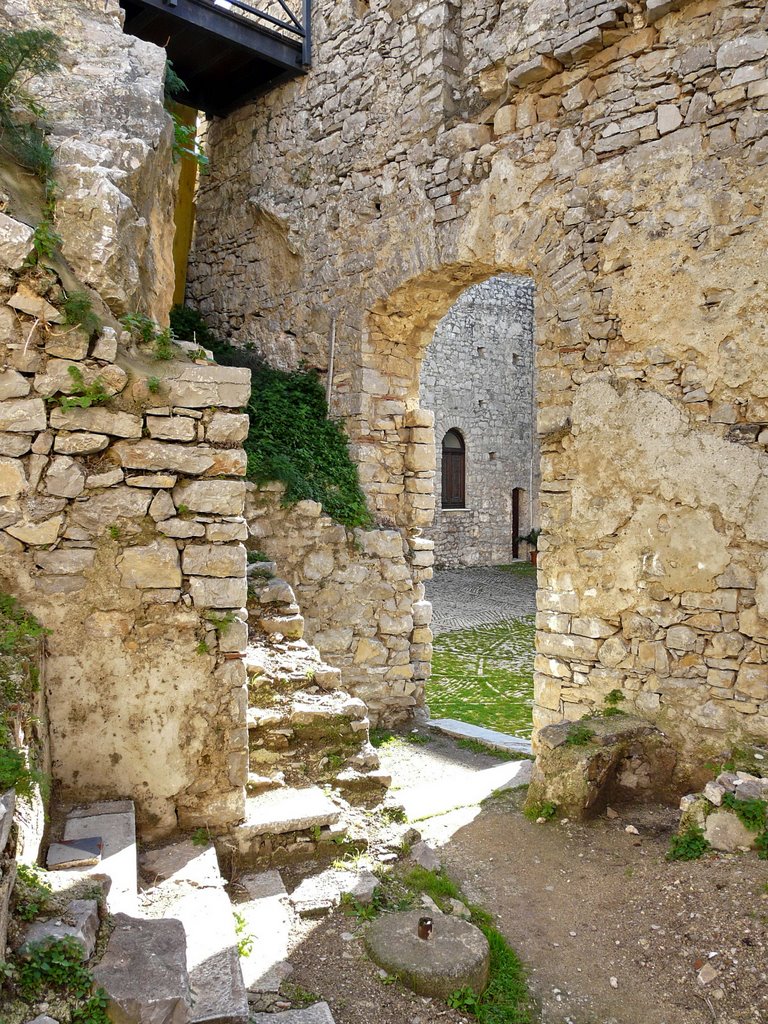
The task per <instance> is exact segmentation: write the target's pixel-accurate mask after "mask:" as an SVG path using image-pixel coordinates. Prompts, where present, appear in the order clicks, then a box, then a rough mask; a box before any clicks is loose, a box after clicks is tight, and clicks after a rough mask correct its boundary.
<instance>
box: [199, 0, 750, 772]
mask: <svg viewBox="0 0 768 1024" xmlns="http://www.w3.org/2000/svg"><path fill="white" fill-rule="evenodd" d="M673 7H674V4H672V3H670V2H668V0H647V2H646V3H632V4H629V5H627V4H625V3H623V0H622V2H619V3H615V4H611V3H609V4H594V3H588V2H581V0H580V2H578V3H571V4H568V5H566V4H565V3H562V4H560V3H554V2H550V3H546V4H544V3H541V4H534V5H530V6H529V7H528V8H526V10H525V11H520V10H519V9H518V8H517V7H515V8H510V9H509V10H508V11H506V12H504V13H503V15H502V16H501V19H499V17H498V10H497V8H496V5H494V4H487V3H485V0H479V2H478V3H476V4H463V5H462V6H461V8H454V7H452V6H450V5H444V4H440V5H427V4H425V3H397V4H395V3H392V2H386V3H385V2H379V3H374V4H372V6H371V9H370V11H368V12H367V13H364V14H362V15H360V14H359V13H357V10H358V9H356V8H354V6H353V5H352V4H321V5H320V11H319V16H318V18H317V20H316V30H317V40H316V41H317V46H316V51H315V52H316V64H315V70H314V71H313V72H312V74H311V75H310V76H308V77H307V78H306V79H304V80H301V81H298V82H295V83H292V84H290V85H287V86H285V87H284V88H282V89H280V90H278V91H277V92H275V93H273V94H271V95H269V96H267V97H265V98H263V99H262V100H260V101H259V102H257V103H255V104H253V105H252V106H251V107H249V108H247V109H245V110H243V111H242V112H240V113H238V114H236V115H233V116H232V117H230V118H228V119H227V120H226V121H223V122H216V123H214V125H213V126H212V128H211V131H210V142H211V155H212V159H213V172H212V175H211V177H210V179H209V180H208V182H207V183H206V186H205V188H204V189H203V191H202V193H201V196H200V211H201V217H200V223H199V230H198V243H197V244H198V249H197V256H196V264H195V268H194V271H193V276H192V284H191V296H192V298H193V299H194V300H195V301H196V302H198V303H199V304H200V306H201V308H203V309H204V311H205V312H206V313H208V312H212V313H214V317H215V319H216V320H217V326H218V327H219V328H220V329H226V328H228V327H229V328H231V330H232V333H233V334H234V336H235V337H237V338H240V339H242V340H244V339H246V338H253V339H255V340H256V341H257V343H258V344H260V345H261V346H262V348H263V349H264V351H266V352H267V353H278V354H279V355H280V357H281V358H282V359H283V361H285V362H290V361H293V360H295V359H296V358H298V357H299V356H300V355H305V356H306V357H307V358H308V359H309V360H310V361H312V362H315V363H316V364H318V365H323V362H324V360H325V353H326V333H327V327H328V320H329V317H330V316H331V315H332V314H333V313H336V314H338V315H339V316H340V317H341V316H342V314H343V319H342V320H341V328H340V330H339V338H338V347H337V361H336V373H335V375H334V396H335V398H334V402H335V406H334V407H335V409H336V411H338V412H340V413H342V414H343V415H344V416H345V417H346V420H347V424H348V426H349V429H350V431H351V433H352V436H353V440H354V451H355V454H356V457H357V459H358V461H359V463H360V467H361V478H362V480H363V482H364V486H365V487H366V489H367V493H368V495H369V497H370V501H371V505H372V508H373V509H374V510H375V512H376V515H377V516H378V517H379V520H380V521H381V522H382V523H384V524H392V525H397V526H399V527H401V528H402V529H403V530H404V531H405V533H406V536H407V537H411V536H415V534H414V532H413V531H415V530H419V529H422V528H424V527H427V526H428V525H429V523H430V521H431V518H432V512H433V500H434V499H433V493H432V486H433V484H432V478H431V476H430V474H431V472H432V467H433V465H434V458H435V455H434V447H433V445H434V437H433V432H432V429H431V422H430V418H429V417H428V416H426V415H425V414H424V413H423V412H422V411H420V410H419V409H418V403H419V399H418V380H419V370H420V365H421V360H422V358H423V353H424V349H425V348H426V346H427V344H428V342H429V340H430V338H431V336H432V333H433V331H434V327H435V325H436V323H437V322H438V320H439V319H440V317H441V316H443V315H444V314H445V312H446V311H447V310H448V308H449V307H450V305H451V303H452V302H453V301H454V300H455V298H456V297H457V296H458V294H459V293H460V292H461V291H462V289H463V288H465V287H466V286H468V285H470V284H474V283H477V282H479V281H481V280H483V279H485V278H487V277H489V276H491V275H492V274H495V273H499V272H513V273H525V274H530V275H531V276H532V277H533V278H534V281H535V284H536V342H537V385H538V387H537V391H538V430H539V436H540V442H541V449H542V492H541V516H542V526H543V529H544V535H543V537H542V540H541V542H540V563H539V564H540V574H539V582H540V591H539V607H540V615H539V620H538V630H539V632H538V649H539V654H538V656H537V660H536V672H537V675H536V695H537V702H536V709H535V717H536V723H537V724H538V725H542V724H546V723H548V722H551V721H555V720H558V719H560V718H562V717H563V716H565V717H571V718H572V717H578V716H579V715H581V714H582V713H583V712H584V711H585V710H587V709H589V708H591V707H593V706H594V705H595V704H600V702H601V700H602V697H603V695H604V694H605V693H606V692H608V691H609V690H611V689H613V688H615V687H620V688H621V689H622V690H623V691H624V692H625V694H626V696H627V699H628V704H629V706H630V707H631V708H633V709H636V710H638V711H640V712H641V713H642V714H644V715H646V716H647V717H649V718H651V719H653V720H654V721H657V722H659V723H660V724H662V725H663V726H664V727H665V728H667V729H668V730H669V731H670V733H671V734H672V735H673V737H674V738H675V740H676V742H678V743H679V744H680V745H681V746H683V747H685V748H686V749H687V751H688V753H689V754H690V756H691V758H693V759H695V760H699V761H700V760H702V759H704V758H705V757H706V756H708V749H707V748H720V747H722V746H723V745H724V744H726V743H727V742H731V741H737V742H747V741H749V740H750V739H754V738H758V737H759V738H762V739H764V738H765V735H766V732H768V603H767V602H766V596H765V595H766V582H765V579H766V577H765V572H766V568H767V566H768V550H767V549H766V542H767V541H768V537H767V536H766V530H765V526H764V523H765V520H766V511H767V509H766V504H767V499H766V486H765V483H764V481H765V478H766V469H768V455H766V451H765V442H766V440H768V429H766V428H767V427H768V405H767V404H766V403H767V402H768V384H767V383H766V376H765V373H766V371H765V360H764V358H763V352H764V330H765V308H766V299H767V296H766V291H767V290H768V283H767V282H766V277H765V274H764V272H763V267H764V253H765V250H766V243H767V242H768V224H767V223H766V217H765V212H764V211H765V201H766V190H767V189H766V187H767V185H768V170H766V165H767V164H768V138H767V135H768V82H767V81H766V58H767V56H768V14H766V11H765V8H764V5H763V4H762V3H758V2H755V0H732V2H730V0H704V2H699V3H690V4H687V5H684V6H682V7H681V9H680V10H679V11H675V10H673ZM457 40H459V41H460V45H459V46H458V47H457V45H456V41H457ZM265 225H266V226H267V228H268V230H266V231H262V228H263V227H264V226H265ZM233 245H234V251H230V249H231V247H232V246H233ZM620 556H621V557H620ZM416 696H417V699H419V692H418V691H417V694H416Z"/></svg>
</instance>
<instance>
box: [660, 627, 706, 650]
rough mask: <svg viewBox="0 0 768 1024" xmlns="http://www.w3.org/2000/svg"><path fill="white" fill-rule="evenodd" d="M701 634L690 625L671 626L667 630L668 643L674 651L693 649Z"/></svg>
mask: <svg viewBox="0 0 768 1024" xmlns="http://www.w3.org/2000/svg"><path fill="white" fill-rule="evenodd" d="M698 639H699V634H698V633H697V632H696V631H695V630H694V629H689V627H688V626H670V628H669V629H668V630H667V644H668V645H669V646H670V647H671V648H672V650H674V651H693V650H695V648H696V643H697V641H698Z"/></svg>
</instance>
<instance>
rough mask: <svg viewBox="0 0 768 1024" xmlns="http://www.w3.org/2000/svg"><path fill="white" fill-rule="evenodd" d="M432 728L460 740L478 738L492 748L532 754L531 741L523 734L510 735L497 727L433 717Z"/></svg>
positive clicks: (430, 722) (479, 741) (484, 744)
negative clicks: (486, 727) (484, 726)
mask: <svg viewBox="0 0 768 1024" xmlns="http://www.w3.org/2000/svg"><path fill="white" fill-rule="evenodd" d="M429 727H430V729H437V731H438V732H442V733H445V735H446V736H453V737H455V738H456V739H460V740H477V742H478V743H482V744H483V746H486V747H490V748H491V749H492V750H506V751H508V752H509V753H514V754H530V753H531V741H530V740H527V739H524V738H523V737H521V736H510V735H509V734H508V733H506V732H498V731H497V730H496V729H485V728H483V727H482V726H480V725H471V724H470V723H469V722H459V721H458V720H457V719H455V718H433V719H431V720H430V721H429Z"/></svg>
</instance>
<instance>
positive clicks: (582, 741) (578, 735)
mask: <svg viewBox="0 0 768 1024" xmlns="http://www.w3.org/2000/svg"><path fill="white" fill-rule="evenodd" d="M594 735H595V730H594V729H590V728H589V726H588V725H584V724H583V723H582V722H574V724H573V725H572V726H571V728H570V729H569V730H568V735H567V736H566V738H565V745H566V746H567V747H583V746H586V744H587V743H589V741H590V740H591V739H592V737H593V736H594Z"/></svg>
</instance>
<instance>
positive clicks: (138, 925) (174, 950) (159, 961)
mask: <svg viewBox="0 0 768 1024" xmlns="http://www.w3.org/2000/svg"><path fill="white" fill-rule="evenodd" d="M185 943H186V939H185V935H184V928H183V927H182V924H181V922H180V921H148V920H145V919H138V918H134V917H129V916H128V915H127V914H116V915H115V919H114V930H113V932H112V934H111V935H110V937H109V942H108V943H107V948H106V950H105V952H104V956H103V957H102V958H101V960H100V961H99V963H98V964H97V965H96V967H95V968H94V971H93V979H94V982H95V984H96V985H97V986H98V987H99V988H103V989H104V991H105V992H106V993H107V996H108V998H109V1003H108V1006H107V1013H108V1014H109V1018H110V1020H113V1021H125V1022H128V1021H141V1022H147V1024H149V1022H155V1024H166V1022H167V1024H172V1022H173V1024H186V1022H187V1021H188V1020H189V1019H190V1016H189V1014H190V1010H189V1008H190V1005H191V1003H192V994H191V991H190V985H189V975H188V972H187V964H186V956H185Z"/></svg>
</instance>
